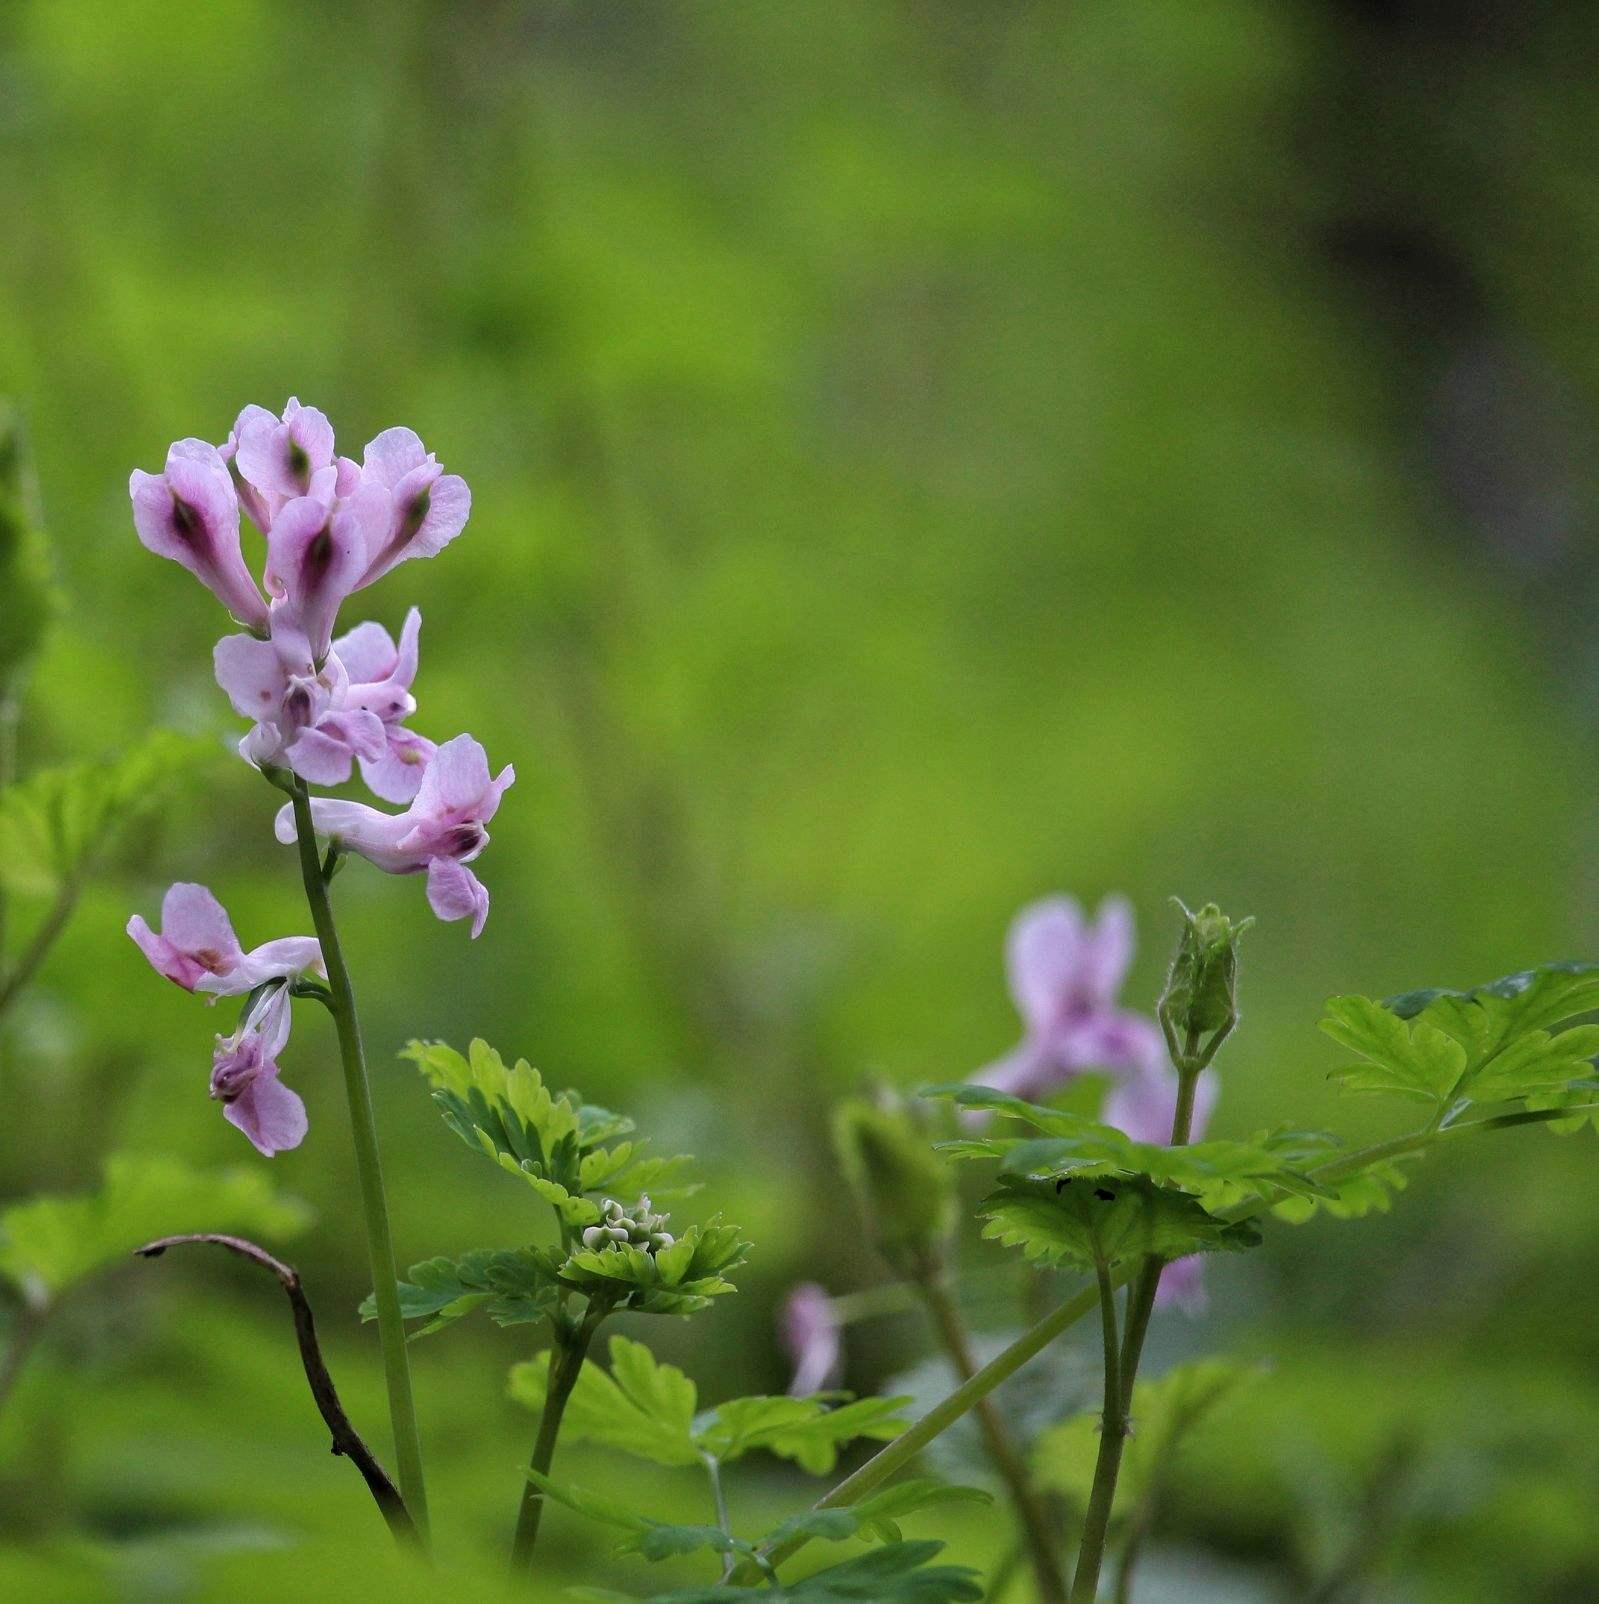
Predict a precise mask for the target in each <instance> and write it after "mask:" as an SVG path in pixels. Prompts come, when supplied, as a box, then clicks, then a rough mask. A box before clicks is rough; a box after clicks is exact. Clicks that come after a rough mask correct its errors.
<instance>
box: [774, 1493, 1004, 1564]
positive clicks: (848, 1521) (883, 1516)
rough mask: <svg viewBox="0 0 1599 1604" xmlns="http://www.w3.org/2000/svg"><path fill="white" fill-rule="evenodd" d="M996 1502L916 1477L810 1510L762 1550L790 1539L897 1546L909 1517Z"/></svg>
mask: <svg viewBox="0 0 1599 1604" xmlns="http://www.w3.org/2000/svg"><path fill="white" fill-rule="evenodd" d="M993 1501H994V1496H993V1494H992V1493H989V1492H985V1491H984V1490H983V1489H982V1488H981V1487H955V1486H951V1485H950V1484H949V1483H948V1482H941V1481H934V1480H933V1479H932V1477H930V1476H913V1477H911V1478H910V1479H909V1480H906V1481H902V1482H896V1483H895V1484H894V1485H893V1486H892V1487H889V1488H887V1489H885V1490H884V1491H883V1492H880V1493H874V1494H873V1495H872V1496H871V1497H870V1498H863V1499H861V1500H860V1502H859V1503H856V1504H851V1505H850V1506H849V1507H847V1508H844V1509H808V1510H806V1511H805V1513H804V1514H802V1515H793V1516H790V1518H789V1519H788V1520H785V1521H783V1522H782V1523H781V1524H780V1525H778V1526H775V1527H773V1528H772V1530H771V1531H770V1532H768V1533H767V1534H766V1536H765V1537H763V1538H762V1539H761V1546H762V1547H763V1548H765V1547H776V1546H777V1545H778V1544H780V1543H785V1542H787V1541H788V1540H789V1539H790V1538H791V1537H801V1538H812V1537H815V1538H821V1539H822V1540H823V1541H825V1542H834V1543H836V1542H842V1541H843V1540H844V1539H845V1538H848V1537H856V1536H859V1537H876V1538H879V1539H881V1540H882V1541H883V1542H888V1543H897V1542H900V1541H902V1538H901V1536H900V1531H899V1527H898V1524H897V1522H899V1521H900V1520H903V1519H904V1517H905V1516H907V1515H914V1514H918V1513H920V1512H921V1511H922V1510H925V1509H932V1508H936V1507H938V1506H940V1505H945V1504H992V1503H993Z"/></svg>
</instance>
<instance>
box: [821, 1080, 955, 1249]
mask: <svg viewBox="0 0 1599 1604" xmlns="http://www.w3.org/2000/svg"><path fill="white" fill-rule="evenodd" d="M833 1144H834V1147H835V1148H836V1149H837V1152H838V1161H839V1165H840V1167H841V1168H842V1169H843V1171H844V1175H845V1177H846V1178H847V1180H848V1181H849V1183H850V1186H851V1187H852V1188H853V1189H854V1192H855V1197H856V1201H857V1203H858V1204H859V1206H860V1210H861V1213H862V1215H863V1216H864V1217H865V1220H866V1224H867V1228H868V1229H869V1230H870V1231H871V1233H872V1237H873V1240H874V1241H875V1243H876V1244H877V1247H878V1249H879V1251H880V1252H881V1253H882V1255H883V1257H884V1258H885V1259H887V1260H888V1261H889V1263H890V1264H892V1265H893V1266H894V1267H895V1268H896V1269H899V1270H901V1271H902V1272H904V1271H909V1270H910V1269H912V1268H918V1267H919V1268H925V1267H927V1266H929V1265H931V1264H932V1263H934V1262H936V1260H937V1258H938V1256H939V1252H940V1250H941V1248H942V1247H943V1244H944V1241H945V1239H946V1238H947V1237H948V1236H949V1234H950V1232H951V1231H952V1230H953V1229H954V1225H955V1181H954V1176H953V1175H952V1174H951V1173H950V1169H949V1166H948V1165H946V1164H945V1163H944V1162H943V1161H942V1160H941V1159H940V1158H939V1157H938V1155H937V1154H936V1153H934V1152H933V1150H932V1148H931V1147H930V1146H929V1145H928V1140H927V1135H926V1133H925V1132H924V1131H923V1129H922V1127H921V1123H920V1121H919V1120H918V1119H917V1118H916V1117H915V1115H913V1114H912V1113H911V1111H910V1110H909V1109H908V1108H906V1106H905V1105H904V1103H903V1102H902V1101H901V1100H900V1099H898V1098H897V1097H892V1096H890V1095H887V1094H885V1095H884V1096H883V1097H881V1098H880V1099H879V1100H877V1101H875V1102H868V1101H867V1100H866V1099H865V1098H851V1099H849V1100H847V1101H846V1102H843V1103H840V1104H839V1105H838V1107H837V1108H836V1109H835V1110H834V1112H833Z"/></svg>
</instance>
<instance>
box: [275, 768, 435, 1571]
mask: <svg viewBox="0 0 1599 1604" xmlns="http://www.w3.org/2000/svg"><path fill="white" fill-rule="evenodd" d="M289 795H290V797H291V798H292V800H293V804H294V828H295V833H296V836H297V838H298V844H299V851H300V877H301V879H302V880H303V881H304V882H305V897H306V901H307V902H308V903H309V904H310V907H311V919H312V922H313V924H315V926H316V934H317V940H318V941H320V942H321V943H322V962H323V964H324V965H325V966H326V968H327V972H328V989H329V991H330V992H331V994H332V999H331V1001H330V1003H329V1005H328V1006H329V1010H330V1012H331V1013H332V1015H333V1022H334V1024H335V1026H336V1027H337V1028H338V1033H339V1056H340V1058H341V1060H342V1061H343V1064H344V1089H345V1093H346V1095H347V1097H348V1099H349V1104H350V1130H351V1134H352V1136H353V1137H354V1139H355V1171H356V1178H357V1180H358V1181H359V1182H360V1187H361V1204H362V1207H363V1209H364V1210H365V1213H366V1240H367V1250H368V1252H369V1254H370V1256H371V1262H372V1296H373V1299H374V1301H375V1302H376V1304H377V1311H378V1340H379V1343H380V1344H381V1346H382V1349H383V1372H384V1377H385V1379H386V1381H387V1382H388V1389H389V1420H390V1424H391V1426H392V1428H393V1431H394V1457H395V1463H396V1465H397V1467H398V1470H399V1480H400V1493H401V1496H402V1497H403V1498H404V1499H405V1507H406V1509H407V1510H408V1511H409V1512H410V1516H411V1519H412V1521H413V1522H414V1523H415V1525H416V1529H417V1533H418V1535H419V1536H420V1538H421V1541H422V1543H423V1545H424V1547H425V1546H426V1544H427V1540H428V1508H427V1493H426V1491H425V1489H424V1487H423V1482H422V1445H421V1440H420V1438H419V1436H418V1434H417V1429H416V1406H415V1404H414V1403H413V1402H412V1399H411V1362H410V1356H409V1354H408V1353H407V1351H406V1346H405V1321H404V1318H403V1317H402V1315H401V1313H400V1293H399V1284H398V1283H399V1276H398V1273H397V1271H396V1269H395V1263H394V1241H393V1237H392V1235H391V1234H390V1231H389V1206H388V1200H387V1198H386V1197H385V1196H384V1192H383V1167H382V1163H381V1161H380V1158H379V1155H378V1131H377V1121H376V1119H375V1118H374V1116H373V1112H372V1088H371V1085H370V1083H369V1082H368V1080H367V1073H366V1054H365V1052H364V1050H363V1049H362V1046H361V1024H360V1019H359V1017H358V1016H357V1014H356V1011H355V992H354V989H353V988H352V986H351V984H350V972H349V970H348V969H347V968H346V967H345V963H344V952H343V949H342V948H341V947H340V946H339V932H338V927H337V926H336V925H335V923H334V921H333V903H332V901H331V899H330V898H329V896H328V885H327V881H326V880H325V879H324V878H323V875H322V865H321V863H320V861H319V860H318V858H317V853H316V829H315V826H314V825H313V823H312V820H311V799H310V795H309V793H308V792H307V791H306V788H305V785H304V783H303V782H302V781H300V780H295V781H294V782H293V786H292V789H290V791H289Z"/></svg>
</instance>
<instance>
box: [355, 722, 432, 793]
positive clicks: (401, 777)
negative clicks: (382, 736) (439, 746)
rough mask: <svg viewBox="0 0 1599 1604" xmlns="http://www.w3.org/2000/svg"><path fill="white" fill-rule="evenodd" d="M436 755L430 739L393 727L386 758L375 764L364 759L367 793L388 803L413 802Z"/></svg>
mask: <svg viewBox="0 0 1599 1604" xmlns="http://www.w3.org/2000/svg"><path fill="white" fill-rule="evenodd" d="M434 751H435V748H434V745H433V743H432V742H431V741H430V740H428V739H427V737H426V736H423V735H413V734H412V733H411V731H410V730H402V729H399V728H397V727H395V726H390V729H389V739H388V743H387V745H386V746H385V748H384V752H383V756H382V757H381V758H379V759H378V760H377V761H376V762H375V763H374V762H370V761H368V760H367V759H366V758H362V759H361V778H362V779H363V780H365V781H366V784H367V789H368V790H370V791H371V792H372V794H373V795H374V796H377V797H381V798H382V799H383V800H384V801H385V802H397V803H406V802H410V801H412V800H413V799H414V798H415V796H416V793H417V791H418V790H419V789H420V788H421V785H422V776H423V774H424V773H425V772H426V769H427V765H428V761H429V759H430V758H431V757H432V756H433V753H434Z"/></svg>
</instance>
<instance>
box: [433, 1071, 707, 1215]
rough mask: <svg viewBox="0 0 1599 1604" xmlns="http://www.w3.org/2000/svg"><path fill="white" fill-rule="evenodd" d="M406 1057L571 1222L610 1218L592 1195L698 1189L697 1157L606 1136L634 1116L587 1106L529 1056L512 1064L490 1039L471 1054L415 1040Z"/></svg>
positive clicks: (467, 1130)
mask: <svg viewBox="0 0 1599 1604" xmlns="http://www.w3.org/2000/svg"><path fill="white" fill-rule="evenodd" d="M401 1057H403V1058H408V1059H410V1061H411V1062H412V1063H414V1064H415V1065H416V1066H417V1068H418V1069H419V1070H420V1071H421V1073H422V1076H423V1078H424V1079H425V1080H426V1081H427V1082H428V1084H429V1086H431V1087H432V1090H433V1101H434V1102H435V1103H436V1104H438V1107H439V1110H440V1112H441V1113H442V1114H443V1116H444V1121H445V1123H446V1124H447V1125H448V1126H449V1127H450V1129H451V1130H452V1131H454V1132H455V1134H456V1135H457V1136H459V1137H460V1138H461V1140H462V1141H463V1142H465V1143H466V1145H467V1146H468V1147H470V1148H472V1149H474V1150H475V1151H478V1152H481V1153H484V1154H486V1155H487V1156H488V1157H489V1158H490V1159H492V1160H493V1161H494V1162H495V1163H497V1164H498V1165H499V1166H500V1167H501V1168H502V1169H504V1170H505V1171H507V1172H508V1173H509V1174H511V1175H515V1176H516V1177H518V1179H520V1180H523V1181H525V1182H527V1184H528V1185H529V1186H530V1187H532V1189H533V1190H534V1192H536V1193H537V1194H538V1195H539V1196H540V1197H541V1198H543V1199H544V1201H545V1202H546V1203H548V1204H550V1205H551V1207H552V1208H554V1209H555V1211H556V1213H557V1214H558V1215H559V1216H560V1218H561V1220H562V1221H563V1222H564V1223H565V1224H566V1225H567V1226H569V1227H572V1228H574V1229H581V1228H582V1227H583V1226H586V1225H592V1224H593V1223H594V1222H595V1221H596V1220H597V1219H599V1217H600V1210H599V1208H598V1206H597V1205H596V1204H594V1203H593V1202H591V1201H590V1200H589V1199H588V1198H586V1197H585V1196H584V1195H583V1194H584V1193H586V1192H598V1191H601V1190H602V1189H603V1190H608V1191H610V1192H613V1193H615V1192H619V1191H620V1192H624V1193H626V1192H634V1193H642V1192H645V1191H650V1190H658V1191H659V1192H660V1194H661V1195H662V1196H671V1195H673V1194H677V1195H682V1194H684V1193H686V1192H689V1191H692V1190H694V1189H695V1188H693V1187H692V1186H690V1185H688V1184H686V1183H685V1182H684V1180H683V1178H682V1172H683V1170H684V1168H685V1167H686V1166H687V1165H688V1164H689V1163H691V1162H692V1161H691V1160H689V1159H686V1158H654V1157H646V1156H645V1155H644V1154H643V1151H642V1149H643V1146H644V1144H643V1143H641V1142H633V1141H622V1142H619V1143H618V1144H617V1145H616V1146H615V1147H610V1148H607V1147H605V1146H604V1145H602V1144H604V1143H605V1142H607V1141H609V1140H611V1139H612V1138H613V1137H622V1136H626V1135H627V1133H628V1132H630V1131H631V1130H632V1128H633V1123H632V1121H631V1120H629V1119H627V1118H625V1117H624V1116H622V1115H620V1114H613V1113H612V1112H611V1111H610V1110H609V1109H605V1108H599V1107H596V1106H595V1105H593V1104H585V1103H584V1102H582V1100H581V1099H580V1098H579V1097H578V1095H577V1093H576V1092H561V1093H555V1092H552V1091H551V1090H550V1089H549V1087H548V1086H547V1085H546V1084H545V1082H544V1077H543V1076H542V1075H540V1074H539V1072H538V1071H537V1070H536V1069H534V1068H533V1066H532V1065H531V1064H529V1063H528V1062H527V1060H526V1059H519V1060H518V1061H517V1062H516V1063H515V1064H514V1065H512V1066H510V1067H507V1066H506V1063H505V1061H504V1059H502V1058H501V1057H500V1055H499V1054H498V1053H497V1052H496V1051H495V1050H494V1049H493V1048H492V1047H490V1046H489V1045H488V1043H487V1042H485V1041H482V1040H474V1041H473V1042H472V1044H471V1046H470V1048H469V1049H468V1050H467V1053H466V1054H465V1055H464V1056H463V1055H462V1054H461V1053H459V1052H457V1051H456V1050H455V1048H453V1047H450V1046H447V1045H446V1044H445V1043H443V1042H420V1041H413V1042H411V1043H410V1044H409V1046H407V1047H406V1048H405V1050H404V1052H403V1053H402V1054H401Z"/></svg>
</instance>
